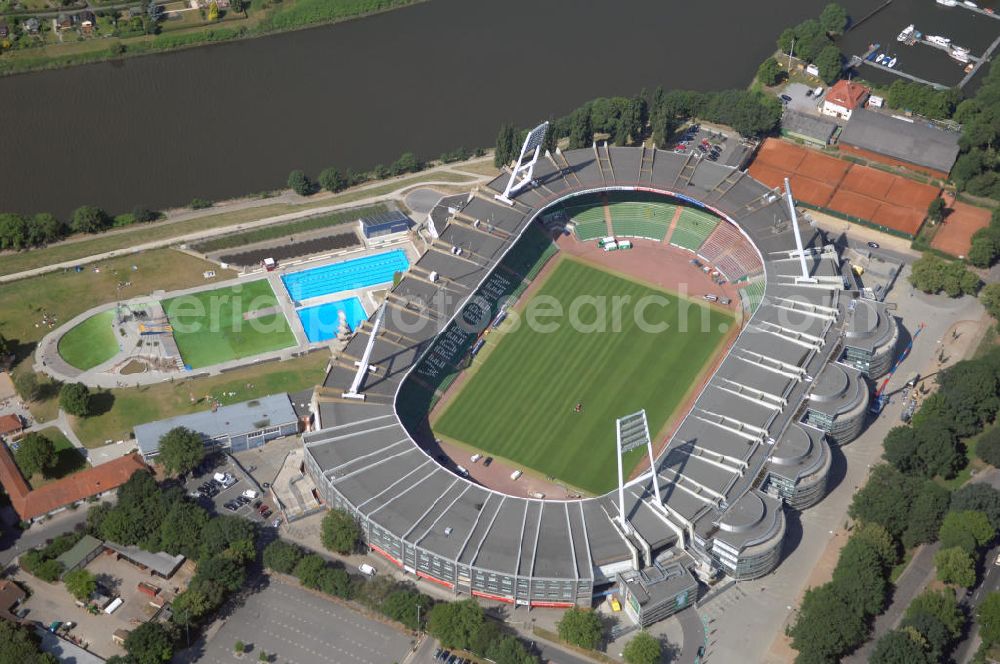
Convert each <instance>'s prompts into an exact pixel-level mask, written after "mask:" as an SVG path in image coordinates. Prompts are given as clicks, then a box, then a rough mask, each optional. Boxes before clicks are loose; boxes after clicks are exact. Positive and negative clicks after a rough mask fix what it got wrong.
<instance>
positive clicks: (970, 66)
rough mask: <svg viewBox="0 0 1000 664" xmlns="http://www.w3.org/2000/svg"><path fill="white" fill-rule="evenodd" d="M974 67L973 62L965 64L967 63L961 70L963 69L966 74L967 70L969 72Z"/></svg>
mask: <svg viewBox="0 0 1000 664" xmlns="http://www.w3.org/2000/svg"><path fill="white" fill-rule="evenodd" d="M975 68H976V66H975V65H973V64H967V65H965V69H963V70H962V71H964V72H965V73H966V74H968V73H969V72H971V71H972V70H973V69H975Z"/></svg>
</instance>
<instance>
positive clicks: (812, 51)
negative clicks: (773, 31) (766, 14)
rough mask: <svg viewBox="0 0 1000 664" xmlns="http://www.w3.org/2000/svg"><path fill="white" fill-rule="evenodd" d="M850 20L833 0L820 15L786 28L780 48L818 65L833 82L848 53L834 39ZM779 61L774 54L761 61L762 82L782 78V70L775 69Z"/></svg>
mask: <svg viewBox="0 0 1000 664" xmlns="http://www.w3.org/2000/svg"><path fill="white" fill-rule="evenodd" d="M847 24H848V16H847V10H846V9H844V8H843V7H842V6H840V5H838V4H837V3H835V2H831V3H829V4H828V5H827V6H826V7H824V8H823V11H822V13H821V14H820V16H819V18H818V19H815V18H811V19H807V20H805V21H802V22H801V23H799V24H798V25H796V26H794V27H791V28H785V29H784V30H783V31H782V32H781V34H780V35H779V36H778V41H777V46H778V50H779V51H781V53H783V54H789V55H793V56H795V57H797V58H799V59H800V60H804V61H806V62H809V63H812V64H814V65H816V68H817V69H818V70H819V77H820V78H821V79H822V80H823V82H825V83H826V84H827V85H829V84H830V83H833V82H834V81H836V80H837V79H839V78H840V75H841V73H842V72H843V68H844V56H843V54H842V53H841V52H840V49H839V48H838V47H837V45H836V44H834V43H833V38H834V37H835V36H837V35H840V34H842V33H843V32H844V29H845V28H846V27H847ZM772 63H773V64H772ZM777 64H778V63H777V62H776V61H774V58H770V62H769V61H768V60H765V61H764V64H762V65H761V69H759V70H758V77H761V75H763V78H761V82H762V83H764V85H775V84H776V83H778V82H779V80H780V77H779V75H778V73H777V72H778V70H777V69H775V67H776V66H777ZM765 79H767V80H765Z"/></svg>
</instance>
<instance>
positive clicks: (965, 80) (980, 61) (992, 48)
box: [958, 7, 1000, 89]
mask: <svg viewBox="0 0 1000 664" xmlns="http://www.w3.org/2000/svg"><path fill="white" fill-rule="evenodd" d="M969 9H972V8H971V7H969ZM984 13H985V12H984ZM991 16H992V14H991ZM998 46H1000V37H997V38H996V39H994V40H993V43H992V44H990V47H989V48H988V49H986V52H985V53H983V55H982V57H981V58H979V59H978V60H976V64H974V65H973V66H972V71H970V72H969V73H968V74H966V75H965V77H964V78H963V79H962V80H961V81H959V83H958V87H959V89H961V88H964V87H965V84H966V83H968V82H969V81H971V80H972V77H973V76H975V75H976V72H978V71H979V68H980V67H982V66H983V63H984V62H989V61H990V60H991V59H992V58H993V52H994V51H995V50H997V47H998Z"/></svg>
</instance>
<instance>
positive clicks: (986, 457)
mask: <svg viewBox="0 0 1000 664" xmlns="http://www.w3.org/2000/svg"><path fill="white" fill-rule="evenodd" d="M976 456H977V457H979V458H980V459H982V460H983V461H985V462H986V463H988V464H990V465H991V466H993V467H994V468H1000V427H994V428H992V429H989V430H988V431H986V432H985V433H984V434H983V435H982V436H981V437H980V438H979V440H978V441H977V442H976Z"/></svg>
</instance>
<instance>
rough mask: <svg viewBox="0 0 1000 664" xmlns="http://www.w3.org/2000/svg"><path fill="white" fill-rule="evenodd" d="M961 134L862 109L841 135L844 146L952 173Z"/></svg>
mask: <svg viewBox="0 0 1000 664" xmlns="http://www.w3.org/2000/svg"><path fill="white" fill-rule="evenodd" d="M958 138H959V134H958V133H957V132H954V131H948V130H946V129H941V128H939V127H937V126H935V125H932V124H931V123H929V122H927V121H926V120H921V119H919V118H917V119H912V120H911V119H905V118H897V117H893V116H891V115H886V114H884V113H876V112H875V111H869V110H866V109H859V110H858V111H857V112H855V113H853V114H852V115H851V119H850V120H849V121H848V122H847V126H846V127H845V128H844V131H843V132H842V133H841V134H840V142H841V143H846V144H847V145H853V146H854V147H858V148H862V149H864V150H869V151H871V152H877V153H878V154H882V155H885V156H887V157H892V158H893V159H899V160H901V161H905V162H909V163H911V164H916V165H917V166H924V167H926V168H931V169H934V170H935V171H941V172H943V173H949V172H951V167H952V166H954V164H955V160H956V159H957V158H958V151H959V147H958Z"/></svg>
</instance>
